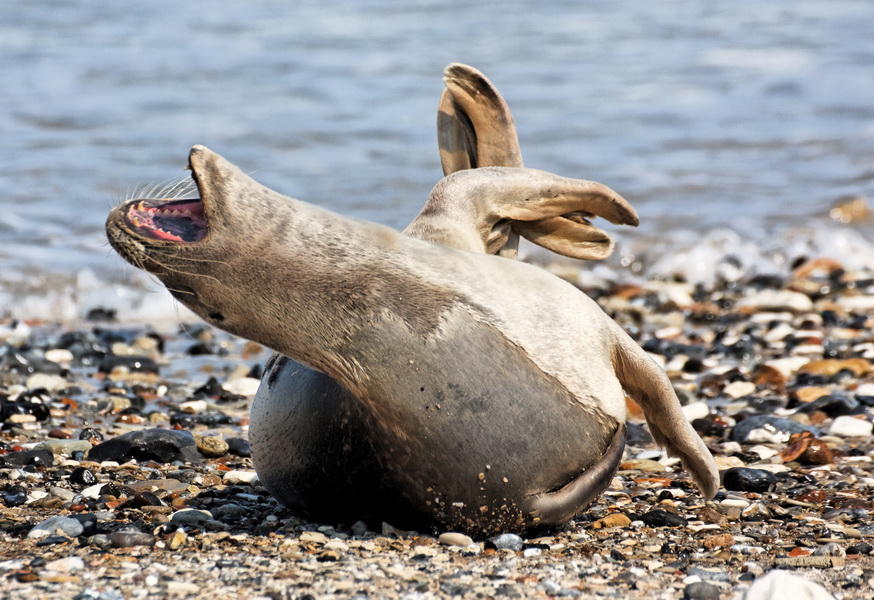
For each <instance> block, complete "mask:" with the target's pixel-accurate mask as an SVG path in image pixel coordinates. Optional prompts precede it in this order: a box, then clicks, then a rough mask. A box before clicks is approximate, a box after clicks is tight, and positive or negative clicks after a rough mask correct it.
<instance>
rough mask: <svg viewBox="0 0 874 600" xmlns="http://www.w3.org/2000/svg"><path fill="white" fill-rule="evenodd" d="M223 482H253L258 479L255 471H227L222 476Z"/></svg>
mask: <svg viewBox="0 0 874 600" xmlns="http://www.w3.org/2000/svg"><path fill="white" fill-rule="evenodd" d="M223 479H224V482H225V483H254V482H256V481H258V473H256V472H255V471H239V470H238V471H228V472H226V473H225V476H224V478H223Z"/></svg>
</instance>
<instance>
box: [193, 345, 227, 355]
mask: <svg viewBox="0 0 874 600" xmlns="http://www.w3.org/2000/svg"><path fill="white" fill-rule="evenodd" d="M186 352H187V353H188V354H190V355H191V356H207V355H215V356H227V354H228V349H227V348H225V347H224V346H221V345H220V344H217V343H215V342H199V343H197V344H194V345H193V346H189V348H188V350H186Z"/></svg>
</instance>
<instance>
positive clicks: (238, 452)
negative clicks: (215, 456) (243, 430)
mask: <svg viewBox="0 0 874 600" xmlns="http://www.w3.org/2000/svg"><path fill="white" fill-rule="evenodd" d="M225 442H227V444H228V453H229V454H233V455H234V456H242V457H244V458H248V457H250V456H252V449H251V448H250V447H249V440H244V439H243V438H228V439H226V440H225Z"/></svg>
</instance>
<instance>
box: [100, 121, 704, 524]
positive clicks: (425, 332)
mask: <svg viewBox="0 0 874 600" xmlns="http://www.w3.org/2000/svg"><path fill="white" fill-rule="evenodd" d="M468 133H470V132H468ZM520 160H521V155H520ZM189 162H190V167H191V170H192V175H193V179H194V181H195V183H196V185H197V188H198V192H199V198H193V199H185V200H165V201H161V200H154V199H138V200H134V201H130V202H126V203H124V204H122V205H120V206H119V207H117V208H116V209H114V210H113V211H112V213H111V214H110V216H109V218H108V220H107V233H108V237H109V239H110V242H111V243H112V245H113V247H114V248H116V250H118V251H119V253H120V254H121V255H122V256H123V257H125V258H126V259H127V260H128V261H130V262H131V263H133V264H134V265H136V266H138V267H140V268H143V269H145V270H147V271H149V272H152V273H154V274H155V275H157V276H158V277H159V278H160V279H161V280H162V281H163V282H164V283H165V285H166V286H167V288H168V289H169V290H170V291H171V293H172V294H173V295H174V296H175V297H177V298H178V299H179V300H180V302H182V303H183V304H185V305H186V306H189V307H190V308H191V309H192V310H194V311H195V312H196V313H198V314H199V315H200V316H202V317H203V318H204V319H206V320H207V321H209V322H211V323H213V324H215V325H216V326H218V327H221V328H223V329H226V330H228V331H231V332H232V333H236V334H238V335H242V336H244V337H248V338H250V339H254V340H256V341H259V342H261V343H264V344H265V345H267V346H269V347H271V348H273V349H275V350H277V351H278V352H280V353H281V356H277V357H274V358H273V359H271V361H270V363H269V364H268V365H267V369H266V372H265V378H264V381H263V382H262V386H261V389H259V392H258V395H257V396H256V400H255V402H254V404H253V410H252V420H251V423H250V438H251V441H252V445H253V454H254V456H255V461H256V468H257V470H258V472H259V475H261V478H262V481H263V482H264V483H265V485H266V486H267V487H268V489H270V491H271V492H272V493H274V494H275V495H276V496H277V498H279V499H280V500H281V501H283V502H284V503H286V504H287V505H288V506H290V507H291V508H292V509H293V510H294V511H295V512H297V513H298V514H301V515H302V516H305V517H309V518H312V519H315V520H320V521H328V522H338V521H341V522H342V521H346V522H349V521H353V520H357V519H360V518H364V519H373V520H377V519H380V520H388V521H390V522H392V523H394V524H396V525H398V526H401V527H414V528H423V527H443V528H453V529H461V530H465V531H468V532H471V533H490V532H494V531H524V530H529V529H531V528H534V527H541V526H555V525H559V524H562V523H564V522H566V521H567V520H569V519H570V518H571V517H573V516H574V515H575V514H577V513H578V512H579V511H580V510H581V509H582V508H583V507H585V505H587V504H588V503H589V502H590V501H591V499H592V498H593V497H594V496H595V495H597V494H598V493H600V491H601V490H602V489H603V488H604V487H605V486H606V485H607V483H608V482H609V479H610V477H611V476H612V473H613V472H614V471H615V468H616V466H617V465H618V462H619V460H620V459H621V454H622V449H623V446H624V426H623V422H624V418H625V400H624V399H625V395H624V392H623V388H624V389H625V391H627V392H628V393H629V394H630V395H632V397H634V398H635V399H636V400H637V401H638V402H639V403H640V404H641V406H642V407H643V409H644V411H645V413H646V416H647V419H648V421H649V423H650V428H651V431H652V433H653V435H654V437H655V438H656V440H657V441H658V442H659V443H661V444H662V445H664V446H666V447H667V448H668V450H669V451H670V452H672V453H673V454H675V455H678V456H680V457H681V459H682V460H683V464H684V465H685V466H686V468H687V469H688V470H689V471H690V472H691V474H692V476H693V478H694V479H695V480H696V482H698V484H699V485H700V486H701V488H702V491H703V492H704V493H705V495H713V493H715V490H716V486H717V483H718V479H717V478H716V472H715V467H714V464H713V460H712V457H710V455H709V453H708V452H707V450H706V448H705V447H704V445H703V444H702V442H701V441H700V438H698V437H697V435H696V434H695V433H694V431H693V430H692V429H691V427H689V425H688V423H687V422H686V421H685V419H684V418H683V415H682V413H681V411H680V410H679V403H678V402H677V399H676V396H675V395H674V393H673V390H672V388H671V386H670V382H669V381H668V380H667V377H666V376H665V374H664V373H663V372H662V371H661V370H660V369H658V367H656V366H655V364H654V363H652V361H651V360H650V359H649V358H648V357H647V356H646V355H645V353H643V351H642V350H641V349H640V348H639V347H638V346H637V345H636V344H635V343H634V342H633V341H632V340H631V339H630V338H628V336H627V335H626V334H625V333H624V332H623V331H622V330H621V329H620V328H619V327H618V326H617V325H616V324H615V323H613V321H612V320H610V319H609V318H608V317H607V316H606V315H605V314H604V313H603V312H602V311H601V310H600V309H599V308H598V307H597V305H595V304H594V303H593V302H592V301H591V300H590V299H589V298H588V297H587V296H585V295H584V294H582V293H580V292H579V291H578V290H576V289H575V288H573V286H571V285H569V284H567V283H565V282H563V281H561V280H560V279H558V278H556V277H554V276H552V275H550V274H548V273H547V272H545V271H543V270H542V269H538V268H536V267H533V266H530V265H526V264H523V263H520V262H517V261H513V260H508V259H506V258H501V257H497V256H491V255H489V254H486V252H487V251H489V248H488V245H487V244H486V245H485V246H483V244H484V240H485V241H487V240H489V239H491V234H492V233H493V229H490V228H488V227H486V228H481V229H480V232H481V233H482V235H481V236H480V237H479V242H478V244H479V245H480V247H479V248H478V249H477V250H478V251H477V252H471V251H459V250H458V249H455V248H451V247H449V246H447V245H446V244H445V243H444V244H435V243H430V242H428V241H424V240H417V239H413V238H411V237H410V236H403V235H400V234H398V233H397V232H394V231H391V230H389V229H386V228H383V227H380V226H377V225H374V224H371V223H366V222H362V221H355V220H351V219H346V218H343V217H341V216H339V215H335V214H332V213H330V212H327V211H324V210H321V209H319V208H317V207H315V206H312V205H308V204H305V203H302V202H299V201H296V200H292V199H290V198H286V197H284V196H281V195H279V194H277V193H276V192H273V191H272V190H269V189H267V188H265V187H263V186H261V185H259V184H258V183H256V182H254V181H253V180H251V179H250V178H249V177H247V176H246V175H244V174H243V173H242V172H240V171H239V169H237V168H236V167H234V166H233V165H231V164H230V163H228V162H227V161H225V160H224V159H223V158H221V157H220V156H218V155H216V154H215V153H212V152H211V151H209V150H207V149H206V148H203V147H195V148H194V149H192V151H191V153H190V156H189ZM473 166H476V165H473ZM444 168H446V167H445V164H444ZM440 198H443V199H448V200H446V201H443V202H442V203H441V202H438V201H437V200H439V199H440ZM458 198H461V199H465V201H473V202H474V203H475V204H477V205H480V204H482V205H486V206H499V205H508V206H514V207H516V208H515V209H514V210H517V211H521V212H518V214H519V215H521V216H526V215H527V216H529V220H535V219H533V218H532V217H534V216H541V217H542V216H543V214H544V213H543V212H540V211H541V210H542V209H543V208H544V207H547V209H548V211H549V214H550V215H552V216H546V217H545V218H547V219H551V218H555V216H556V215H558V216H561V215H564V214H571V213H577V214H579V211H584V212H587V214H593V213H592V212H588V210H587V208H586V207H591V206H592V205H599V206H600V205H604V206H608V207H611V206H612V207H617V206H618V207H620V208H619V209H615V208H614V209H615V210H620V211H622V210H626V211H627V210H628V209H630V207H628V209H624V208H622V207H624V206H627V203H625V202H624V200H622V199H621V197H619V196H618V194H615V192H612V190H609V188H606V187H604V186H601V185H599V184H594V183H592V182H582V181H578V180H572V179H566V178H561V177H558V176H555V175H551V174H549V173H545V172H542V171H534V170H531V169H524V168H507V167H503V168H502V167H491V168H478V169H473V170H465V171H459V172H456V173H452V174H450V175H449V176H447V177H446V178H444V179H443V180H441V182H439V183H438V185H437V186H436V187H435V190H434V192H432V194H431V198H429V204H431V205H432V206H437V205H439V206H454V205H455V204H456V201H455V200H454V199H458ZM432 201H433V202H432ZM427 206H428V205H427V204H426V208H427ZM526 206H528V207H531V210H532V212H530V213H525V212H524V210H523V209H524V208H525V207H526ZM423 212H427V211H424V210H423ZM602 212H603V211H602ZM608 212H609V211H608ZM437 213H439V211H437ZM437 213H434V212H433V211H432V215H433V214H437ZM631 214H633V211H631ZM420 217H421V215H420ZM423 218H425V219H430V218H431V217H430V216H428V215H427V214H426V215H425V216H424V217H423ZM438 221H439V219H438ZM474 222H475V220H474V221H471V223H474ZM414 223H415V222H414ZM583 224H585V223H583ZM499 226H500V225H499ZM435 230H440V228H439V227H438V228H436V229H435ZM511 233H513V232H512V231H511ZM509 237H510V236H509V235H508V236H507V239H508V240H509ZM471 239H473V238H471ZM498 250H500V248H498ZM286 357H290V359H292V360H290V359H289V358H286ZM303 365H307V366H306V367H304V366H303Z"/></svg>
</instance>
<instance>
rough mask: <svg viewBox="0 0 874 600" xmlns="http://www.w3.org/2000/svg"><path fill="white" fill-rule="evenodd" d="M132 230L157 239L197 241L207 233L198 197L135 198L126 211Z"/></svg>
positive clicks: (201, 205) (126, 218) (126, 217)
mask: <svg viewBox="0 0 874 600" xmlns="http://www.w3.org/2000/svg"><path fill="white" fill-rule="evenodd" d="M125 220H126V221H127V224H128V226H129V227H130V228H131V230H132V231H134V232H136V233H137V234H139V235H141V236H143V237H148V238H153V239H157V240H166V241H170V242H199V241H200V240H202V239H203V237H204V236H205V235H206V218H205V216H204V213H203V203H202V202H201V201H200V200H199V199H196V198H194V199H191V198H188V199H184V200H151V199H147V200H134V201H133V202H130V203H129V204H128V206H127V210H126V211H125Z"/></svg>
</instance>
